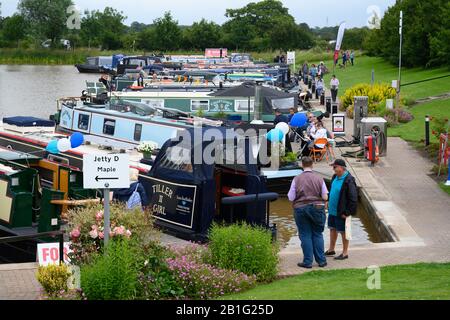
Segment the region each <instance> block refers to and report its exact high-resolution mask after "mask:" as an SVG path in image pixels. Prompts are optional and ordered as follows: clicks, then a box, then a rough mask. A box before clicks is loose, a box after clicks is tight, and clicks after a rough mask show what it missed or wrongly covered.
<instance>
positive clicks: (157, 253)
mask: <svg viewBox="0 0 450 320" xmlns="http://www.w3.org/2000/svg"><path fill="white" fill-rule="evenodd" d="M144 251H145V252H143V255H142V256H143V257H145V259H144V261H143V262H142V261H141V262H140V265H141V267H140V271H139V276H138V283H139V288H138V292H139V293H138V297H139V299H143V300H160V299H178V298H182V297H184V290H183V287H182V286H181V284H180V283H179V282H178V278H177V277H176V276H175V274H174V273H173V272H172V270H170V268H169V266H168V264H167V261H166V260H167V259H168V258H170V257H173V256H174V254H173V253H172V252H171V251H170V250H168V249H166V248H165V247H163V246H161V245H159V244H153V245H151V246H147V247H146V248H145V250H144Z"/></svg>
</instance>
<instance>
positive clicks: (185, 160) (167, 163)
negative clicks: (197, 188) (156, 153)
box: [159, 146, 193, 173]
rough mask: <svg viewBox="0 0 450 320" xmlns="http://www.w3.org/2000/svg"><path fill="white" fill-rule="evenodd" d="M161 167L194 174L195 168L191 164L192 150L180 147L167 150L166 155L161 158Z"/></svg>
mask: <svg viewBox="0 0 450 320" xmlns="http://www.w3.org/2000/svg"><path fill="white" fill-rule="evenodd" d="M159 163H160V167H161V168H166V169H171V170H177V171H183V172H188V173H192V172H193V167H192V162H191V150H190V149H188V148H183V147H179V146H174V147H171V148H169V149H167V151H166V153H165V154H164V155H163V156H162V157H161V159H160V161H159Z"/></svg>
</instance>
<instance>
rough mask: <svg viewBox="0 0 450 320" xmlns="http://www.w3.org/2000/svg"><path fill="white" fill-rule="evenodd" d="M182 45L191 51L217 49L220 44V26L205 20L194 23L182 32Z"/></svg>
mask: <svg viewBox="0 0 450 320" xmlns="http://www.w3.org/2000/svg"><path fill="white" fill-rule="evenodd" d="M184 38H185V41H184V44H185V46H187V47H188V48H192V49H205V48H210V47H217V46H219V43H220V26H219V25H218V24H217V23H214V22H208V21H206V20H205V19H202V20H200V21H199V22H194V23H193V24H192V26H191V27H189V28H186V29H185V32H184Z"/></svg>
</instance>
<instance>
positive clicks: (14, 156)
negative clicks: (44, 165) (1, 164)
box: [0, 149, 42, 161]
mask: <svg viewBox="0 0 450 320" xmlns="http://www.w3.org/2000/svg"><path fill="white" fill-rule="evenodd" d="M0 159H1V160H6V161H18V160H25V159H27V160H41V159H42V158H41V157H38V156H35V155H31V154H28V153H23V152H18V151H12V150H4V149H1V150H0Z"/></svg>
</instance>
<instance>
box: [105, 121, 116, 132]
mask: <svg viewBox="0 0 450 320" xmlns="http://www.w3.org/2000/svg"><path fill="white" fill-rule="evenodd" d="M115 131H116V120H111V119H105V121H104V123H103V133H104V134H107V135H109V136H113V135H114V132H115Z"/></svg>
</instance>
